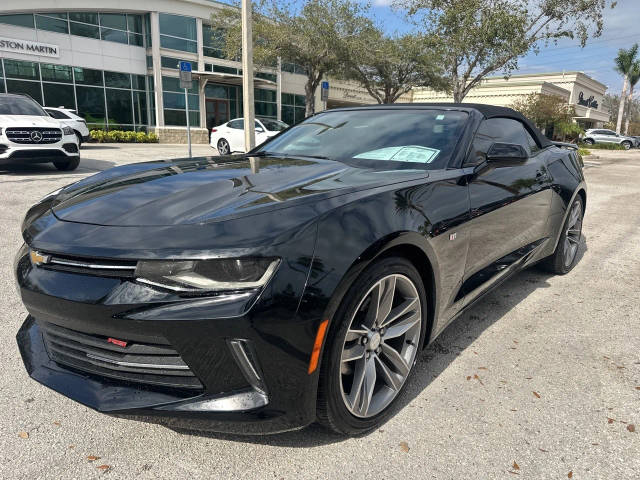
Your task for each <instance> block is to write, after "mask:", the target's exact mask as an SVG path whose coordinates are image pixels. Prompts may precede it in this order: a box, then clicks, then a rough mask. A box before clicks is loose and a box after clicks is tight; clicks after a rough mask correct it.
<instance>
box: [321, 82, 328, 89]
mask: <svg viewBox="0 0 640 480" xmlns="http://www.w3.org/2000/svg"><path fill="white" fill-rule="evenodd" d="M322 89H323V90H329V82H322Z"/></svg>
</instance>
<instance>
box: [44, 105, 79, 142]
mask: <svg viewBox="0 0 640 480" xmlns="http://www.w3.org/2000/svg"><path fill="white" fill-rule="evenodd" d="M44 110H45V112H47V113H48V114H49V116H50V117H53V118H55V119H57V120H60V124H61V125H62V126H63V127H71V128H73V131H74V132H75V134H76V137H78V145H82V142H83V141H86V140H89V138H90V137H89V129H88V128H87V122H86V121H85V119H84V118H82V117H80V116H79V115H78V114H77V113H76V112H75V110H71V109H70V108H64V107H58V108H52V107H44Z"/></svg>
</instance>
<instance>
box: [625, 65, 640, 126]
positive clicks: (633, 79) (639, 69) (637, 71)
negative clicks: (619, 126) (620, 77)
mask: <svg viewBox="0 0 640 480" xmlns="http://www.w3.org/2000/svg"><path fill="white" fill-rule="evenodd" d="M638 80H640V60H639V61H636V62H634V64H633V67H632V68H631V71H630V72H629V96H628V97H627V105H628V106H627V116H626V118H625V123H624V134H625V135H629V121H630V120H631V103H632V101H633V88H634V87H635V86H636V83H638Z"/></svg>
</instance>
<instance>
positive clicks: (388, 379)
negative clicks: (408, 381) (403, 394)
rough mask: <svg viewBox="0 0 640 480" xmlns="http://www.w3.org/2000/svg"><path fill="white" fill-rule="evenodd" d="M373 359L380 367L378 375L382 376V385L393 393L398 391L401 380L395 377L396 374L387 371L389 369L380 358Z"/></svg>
mask: <svg viewBox="0 0 640 480" xmlns="http://www.w3.org/2000/svg"><path fill="white" fill-rule="evenodd" d="M375 358H376V361H377V362H378V366H379V367H380V373H381V374H382V375H381V376H382V378H383V380H384V383H386V384H387V386H388V387H389V388H390V389H392V390H394V391H397V390H399V389H400V386H401V384H402V380H400V379H398V378H397V377H396V374H395V373H393V372H392V371H391V370H389V367H387V365H385V363H384V362H383V361H382V358H381V357H379V356H376V357H375Z"/></svg>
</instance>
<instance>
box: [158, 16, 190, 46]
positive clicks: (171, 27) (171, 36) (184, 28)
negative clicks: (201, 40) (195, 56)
mask: <svg viewBox="0 0 640 480" xmlns="http://www.w3.org/2000/svg"><path fill="white" fill-rule="evenodd" d="M196 40H197V32H196V19H195V18H193V17H183V16H181V15H170V14H168V13H161V14H160V46H161V47H162V48H168V49H170V50H180V51H183V52H191V53H197V51H198V43H197V41H196Z"/></svg>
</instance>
